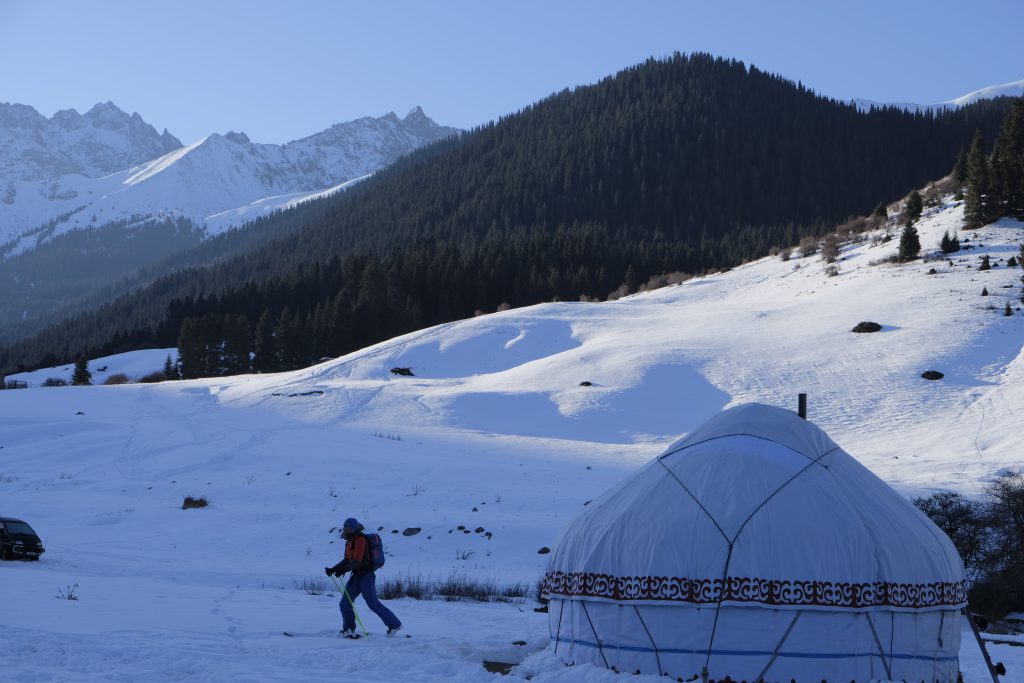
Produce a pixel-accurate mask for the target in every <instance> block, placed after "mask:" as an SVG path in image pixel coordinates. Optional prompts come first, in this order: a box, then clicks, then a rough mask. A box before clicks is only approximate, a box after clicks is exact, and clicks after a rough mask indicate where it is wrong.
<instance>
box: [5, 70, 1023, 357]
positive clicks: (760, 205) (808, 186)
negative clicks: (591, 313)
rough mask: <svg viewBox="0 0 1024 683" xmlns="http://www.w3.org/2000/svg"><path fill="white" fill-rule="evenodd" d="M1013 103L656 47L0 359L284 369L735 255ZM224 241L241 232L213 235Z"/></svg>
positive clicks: (801, 229) (941, 150) (885, 191)
mask: <svg viewBox="0 0 1024 683" xmlns="http://www.w3.org/2000/svg"><path fill="white" fill-rule="evenodd" d="M1009 109H1010V100H1007V99H1005V98H1003V99H999V100H990V101H982V102H978V103H976V104H973V105H971V106H968V107H964V108H961V109H957V110H955V111H946V112H942V113H920V112H918V113H909V112H906V111H903V110H900V109H896V108H886V109H876V110H872V111H870V112H867V113H862V112H858V111H857V109H856V108H855V107H854V106H852V105H848V104H844V103H840V102H836V101H834V100H831V99H828V98H824V97H821V96H818V95H816V94H815V93H813V92H812V91H810V90H808V89H807V88H805V87H804V86H802V85H801V84H798V83H794V82H792V81H789V80H786V79H785V78H782V77H779V76H776V75H772V74H768V73H765V72H763V71H760V70H758V69H756V68H754V67H747V66H745V65H744V64H742V63H741V62H738V61H735V60H725V59H719V58H713V57H710V56H707V55H701V54H697V55H690V56H684V55H679V54H677V55H675V56H673V57H671V58H668V59H664V60H653V59H652V60H648V61H647V62H644V63H643V64H640V65H637V66H635V67H632V68H629V69H626V70H624V71H622V72H620V73H618V74H616V75H614V76H611V77H608V78H606V79H604V80H602V81H600V82H599V83H596V84H594V85H590V86H586V87H579V88H576V89H573V90H566V91H563V92H560V93H557V94H555V95H552V96H550V97H548V98H547V99H545V100H543V101H541V102H538V103H537V104H535V105H532V106H529V107H527V108H525V109H524V110H522V111H520V112H518V113H516V114H513V115H510V116H507V117H503V118H502V119H500V120H499V121H496V122H494V123H491V124H488V125H486V126H483V127H481V128H478V129H476V130H474V131H471V132H469V133H466V134H463V135H460V136H458V137H455V138H450V139H448V140H445V141H442V142H439V143H436V144H434V145H431V146H430V147H428V148H425V149H422V150H420V151H418V152H415V153H413V154H411V155H410V156H408V157H405V158H403V159H401V160H399V161H398V162H396V163H395V164H393V165H392V166H390V167H389V168H387V169H385V170H384V171H381V172H379V173H378V174H376V175H375V176H374V177H372V178H370V179H368V180H367V181H364V182H363V183H362V184H361V185H359V186H357V187H355V188H353V189H352V190H350V191H348V192H346V193H344V194H342V195H339V196H335V197H331V198H328V199H325V200H323V201H320V202H316V203H313V204H310V205H307V206H303V207H300V208H299V209H297V210H295V211H291V212H287V213H283V214H279V215H276V216H271V217H268V218H265V219H262V220H261V221H258V222H256V223H254V224H252V225H251V226H249V227H248V228H246V229H245V230H243V231H239V232H237V233H235V234H233V235H231V236H225V237H224V238H223V241H214V242H213V243H211V244H205V245H201V246H199V247H198V248H197V250H199V251H202V250H205V252H206V253H208V254H214V255H215V258H214V257H210V258H207V259H205V260H200V261H202V262H203V263H206V264H207V265H204V266H195V265H189V264H190V263H195V262H198V261H189V259H188V258H185V257H181V256H179V257H177V258H179V260H180V262H181V263H182V264H183V268H181V269H180V270H178V271H177V272H174V273H171V274H168V275H165V276H163V277H160V278H157V279H156V280H155V281H153V282H152V283H151V284H149V285H148V286H146V287H143V288H141V289H139V290H138V291H135V292H132V293H130V294H127V295H124V296H121V297H120V298H118V299H116V300H114V301H112V302H109V303H107V304H104V305H103V306H101V307H99V308H98V309H95V310H90V311H85V312H82V313H81V314H79V315H77V316H75V317H73V318H69V319H68V320H65V321H64V322H62V323H60V324H57V325H54V326H52V327H50V328H49V329H47V330H44V331H43V332H41V333H40V334H38V335H36V336H34V337H32V338H30V339H26V340H22V341H20V342H18V343H15V344H11V345H9V346H8V347H6V348H4V349H3V350H2V351H0V366H2V367H5V368H7V369H8V370H14V369H17V368H19V367H36V366H43V365H48V364H53V363H56V362H60V361H62V360H66V359H68V358H75V357H77V356H78V355H79V354H80V353H83V352H84V353H87V354H89V355H91V356H96V355H102V354H107V353H113V352H119V351H124V350H129V349H133V348H141V347H151V346H171V345H175V344H178V345H179V346H180V348H181V351H182V370H183V374H184V376H186V377H189V376H199V375H204V374H222V373H229V372H238V371H244V370H246V369H248V367H247V366H248V362H247V361H248V357H247V355H246V349H247V351H248V353H249V354H252V368H253V369H255V370H259V371H270V370H280V369H289V368H295V367H301V366H303V365H307V364H309V363H310V362H313V361H315V360H317V359H319V358H321V357H324V356H336V355H340V354H342V353H345V352H348V351H352V350H354V349H358V348H361V347H364V346H366V345H368V344H371V343H374V342H377V341H380V340H382V339H386V338H389V337H392V336H394V335H396V334H400V333H403V332H407V331H410V330H414V329H418V328H421V327H423V326H426V325H432V324H435V323H439V322H444V321H448V320H453V319H457V318H462V317H468V316H471V315H473V314H474V312H477V311H493V310H495V309H496V308H498V307H505V306H513V307H515V306H522V305H527V304H532V303H536V302H539V301H546V300H552V299H562V300H568V299H571V300H577V299H585V300H591V299H605V298H608V297H609V296H612V297H614V296H618V295H621V294H622V293H625V292H630V291H635V290H636V289H637V288H638V287H639V286H641V285H643V284H644V283H646V282H648V281H649V280H650V279H651V278H654V277H657V276H665V277H667V274H670V273H676V274H700V273H705V272H709V271H714V270H718V269H722V268H729V267H732V266H735V265H737V264H739V263H742V262H743V261H745V260H749V259H753V258H757V257H760V256H763V255H766V254H767V253H768V252H769V250H770V249H771V248H772V247H777V246H781V245H792V244H796V243H798V242H800V240H801V238H803V237H807V236H812V235H821V234H824V233H826V232H828V231H830V230H832V229H833V228H834V226H835V225H836V224H837V223H839V222H841V221H843V220H846V219H847V218H849V217H851V216H855V215H860V214H863V213H867V212H869V211H870V209H871V207H873V206H875V205H876V204H878V202H879V201H885V202H888V201H891V200H893V199H896V198H899V197H901V196H903V195H904V194H905V193H906V191H907V188H911V187H920V186H922V185H923V184H924V183H926V182H927V181H928V180H930V179H932V178H936V177H939V176H942V175H944V174H946V173H947V172H948V171H949V169H950V168H952V167H953V164H954V159H956V156H957V151H958V150H961V149H962V148H964V147H966V146H967V145H968V144H969V142H970V140H971V136H972V135H974V134H975V132H976V131H980V134H981V135H982V136H983V138H985V139H990V138H992V137H994V136H995V135H996V133H997V132H998V131H999V130H1000V124H1001V122H1002V121H1003V118H1004V115H1005V114H1006V113H1007V112H1008V111H1009ZM1000 149H1002V147H1000ZM974 156H976V155H974V154H973V151H972V155H971V157H972V159H973V158H974ZM966 164H967V166H968V167H970V165H971V159H967V160H966ZM1000 168H1002V167H1000ZM1000 178H1002V176H1000ZM1000 182H1004V181H1002V180H1001V181H1000ZM1000 187H1002V185H1000ZM982 194H983V195H984V196H988V195H987V194H985V193H984V192H983V193H982ZM985 201H988V200H985ZM254 235H274V236H275V237H276V239H275V240H274V241H273V242H270V243H269V244H268V243H267V242H266V240H265V238H264V239H255V238H253V237H252V236H254ZM231 240H233V243H237V244H242V245H243V247H244V246H245V245H246V244H251V245H252V246H251V248H242V249H239V250H236V251H234V252H228V251H227V250H222V251H220V252H217V249H218V248H219V247H218V245H222V244H224V243H226V242H227V241H231ZM247 240H248V242H247ZM674 277H677V278H678V277H683V276H682V275H675V276H674ZM246 339H247V340H248V341H247V342H246ZM246 343H247V344H248V346H246ZM229 348H230V349H232V350H231V351H230V352H228V350H227V349H229Z"/></svg>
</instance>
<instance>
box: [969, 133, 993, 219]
mask: <svg viewBox="0 0 1024 683" xmlns="http://www.w3.org/2000/svg"><path fill="white" fill-rule="evenodd" d="M988 193H989V174H988V159H987V158H986V156H985V140H984V138H982V136H981V131H978V132H976V133H975V134H974V140H973V141H972V142H971V151H970V152H969V153H968V155H967V198H966V201H965V202H964V223H965V224H966V226H967V227H968V228H977V227H981V226H982V225H984V224H985V221H986V219H987V217H988V207H987V206H986V201H987V200H988Z"/></svg>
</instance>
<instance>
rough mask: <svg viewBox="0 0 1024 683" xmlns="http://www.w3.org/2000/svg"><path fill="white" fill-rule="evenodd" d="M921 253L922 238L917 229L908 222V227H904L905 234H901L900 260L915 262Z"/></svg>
mask: <svg viewBox="0 0 1024 683" xmlns="http://www.w3.org/2000/svg"><path fill="white" fill-rule="evenodd" d="M920 253H921V238H920V236H919V235H918V234H917V228H915V227H914V224H913V223H911V222H910V221H909V220H908V221H907V223H906V225H904V226H903V232H902V233H901V234H900V251H899V257H900V260H901V261H913V260H914V259H916V258H917V256H918V254H920Z"/></svg>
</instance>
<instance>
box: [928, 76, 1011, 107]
mask: <svg viewBox="0 0 1024 683" xmlns="http://www.w3.org/2000/svg"><path fill="white" fill-rule="evenodd" d="M994 97H1024V79H1021V80H1019V81H1013V82H1012V83H1003V84H1002V85H990V86H988V87H987V88H981V89H979V90H975V91H974V92H970V93H967V94H966V95H963V96H961V97H958V98H956V99H954V100H949V101H948V102H946V104H952V105H954V106H957V107H962V106H964V105H966V104H971V103H972V102H977V101H978V100H984V99H990V98H994Z"/></svg>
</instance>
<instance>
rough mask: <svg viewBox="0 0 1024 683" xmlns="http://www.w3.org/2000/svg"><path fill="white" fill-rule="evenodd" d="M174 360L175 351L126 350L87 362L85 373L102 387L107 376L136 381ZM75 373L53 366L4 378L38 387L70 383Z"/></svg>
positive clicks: (68, 366)
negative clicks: (51, 383)
mask: <svg viewBox="0 0 1024 683" xmlns="http://www.w3.org/2000/svg"><path fill="white" fill-rule="evenodd" d="M168 356H170V357H171V362H173V363H176V362H177V361H178V349H145V350H143V351H129V352H128V353H119V354H117V355H115V356H103V357H102V358H94V359H92V360H90V361H89V372H90V373H91V374H92V383H93V384H103V383H104V382H106V381H107V379H108V378H109V377H110V376H111V375H127V377H128V379H129V380H130V381H133V382H135V381H138V380H139V379H140V378H142V377H145V376H146V375H149V374H151V373H153V372H156V371H157V370H162V369H163V367H164V364H165V363H166V362H167V357H168ZM74 372H75V364H74V363H67V364H66V365H57V366H55V367H52V368H42V369H40V370H33V371H32V372H22V373H19V374H17V375H11V376H10V377H8V378H7V379H8V381H15V380H16V381H19V382H25V383H27V384H28V386H29V387H31V388H35V387H42V386H43V384H44V383H45V382H46V380H48V379H55V380H63V381H64V382H67V383H68V384H70V383H71V375H72V374H74Z"/></svg>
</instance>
